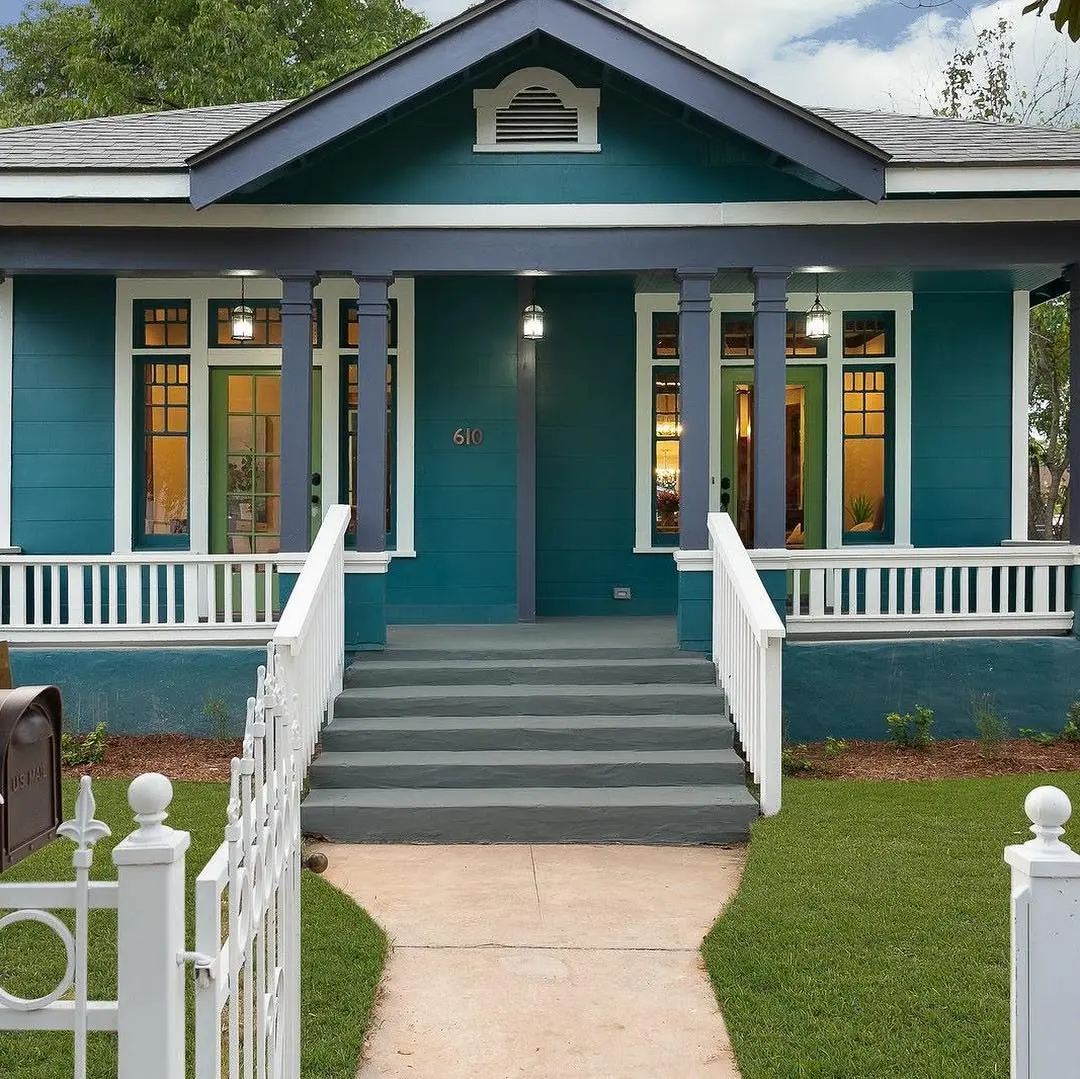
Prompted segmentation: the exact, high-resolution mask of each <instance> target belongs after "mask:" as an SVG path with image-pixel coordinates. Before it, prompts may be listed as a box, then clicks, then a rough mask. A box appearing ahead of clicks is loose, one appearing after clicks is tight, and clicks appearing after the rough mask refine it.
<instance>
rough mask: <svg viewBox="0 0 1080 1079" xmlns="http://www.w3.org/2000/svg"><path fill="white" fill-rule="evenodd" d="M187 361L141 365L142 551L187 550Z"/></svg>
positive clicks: (138, 533) (139, 532)
mask: <svg viewBox="0 0 1080 1079" xmlns="http://www.w3.org/2000/svg"><path fill="white" fill-rule="evenodd" d="M188 370H189V368H188V361H187V359H186V358H185V359H179V358H176V359H167V360H166V359H161V360H156V359H155V360H147V361H145V362H142V361H140V362H138V363H137V364H136V376H137V377H136V394H137V396H138V398H139V405H140V406H141V407H137V408H136V410H135V411H136V415H137V416H138V417H140V422H139V423H138V424H137V425H136V442H137V445H136V454H135V460H136V469H137V471H138V476H137V479H136V491H137V492H138V497H137V499H136V508H135V514H136V522H135V525H136V527H135V538H136V542H137V543H138V545H139V546H142V547H172V548H187V547H188V545H189V539H190V537H189V525H188V428H189V418H190V400H189V395H188Z"/></svg>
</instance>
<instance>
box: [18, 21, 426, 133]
mask: <svg viewBox="0 0 1080 1079" xmlns="http://www.w3.org/2000/svg"><path fill="white" fill-rule="evenodd" d="M426 26H427V22H426V20H425V19H424V17H423V16H422V15H418V14H416V13H415V12H413V11H411V10H410V9H409V8H408V7H406V6H405V4H404V2H403V0H151V2H148V0H82V2H78V3H73V4H69V3H64V2H63V0H35V2H34V3H33V4H31V6H29V7H28V8H27V9H26V10H25V11H24V13H23V16H22V18H21V19H20V21H19V22H17V23H14V24H13V25H11V26H7V27H3V28H0V124H4V125H8V126H12V125H19V124H40V123H51V122H53V121H57V120H77V119H85V118H87V117H91V116H113V115H119V114H124V113H131V112H152V111H156V110H159V109H173V108H190V107H192V106H198V105H225V104H233V103H235V102H240V101H273V100H280V99H283V98H293V97H299V96H302V95H304V94H307V93H310V92H311V91H312V90H315V89H317V88H318V87H320V86H324V85H325V84H326V83H328V82H331V81H332V80H333V79H335V78H337V77H338V76H340V75H343V74H345V73H346V72H348V71H351V70H353V69H355V68H357V67H360V66H361V65H362V64H365V63H367V62H368V61H369V60H372V59H374V58H375V57H376V56H378V55H380V54H381V53H384V52H386V51H387V50H389V49H391V48H393V47H394V46H395V45H399V44H401V43H402V42H403V41H407V40H408V39H409V38H411V37H414V36H415V35H416V34H418V33H420V31H422V30H423V29H424V28H425V27H426Z"/></svg>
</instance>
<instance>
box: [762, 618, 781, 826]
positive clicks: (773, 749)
mask: <svg viewBox="0 0 1080 1079" xmlns="http://www.w3.org/2000/svg"><path fill="white" fill-rule="evenodd" d="M783 654H784V642H783V640H782V639H781V638H779V637H769V638H766V640H765V647H764V650H763V655H762V663H761V676H762V680H763V682H764V685H763V686H762V701H763V702H764V712H765V714H764V716H763V717H762V722H763V725H764V730H763V732H762V737H763V743H764V747H765V754H764V756H765V759H764V760H763V761H762V765H761V812H762V815H763V816H766V817H775V816H776V814H777V813H779V812H780V795H781V790H782V787H783V754H784V748H783V745H782V739H783V715H782V713H783V703H782V690H783V670H782V663H783Z"/></svg>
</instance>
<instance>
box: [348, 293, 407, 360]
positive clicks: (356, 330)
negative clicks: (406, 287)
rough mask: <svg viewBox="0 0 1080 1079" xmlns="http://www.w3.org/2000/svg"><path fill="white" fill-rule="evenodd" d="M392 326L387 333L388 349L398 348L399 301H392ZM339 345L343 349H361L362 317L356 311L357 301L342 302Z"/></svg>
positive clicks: (390, 316)
mask: <svg viewBox="0 0 1080 1079" xmlns="http://www.w3.org/2000/svg"><path fill="white" fill-rule="evenodd" d="M388 317H389V319H390V326H389V328H388V331H387V338H386V343H387V348H397V335H398V305H397V300H395V299H391V300H390V313H389V316H388ZM338 344H339V345H340V346H341V347H342V348H359V347H360V317H359V313H358V311H357V309H356V300H342V301H341V306H340V308H339V311H338Z"/></svg>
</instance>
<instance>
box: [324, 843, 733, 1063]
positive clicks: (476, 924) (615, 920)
mask: <svg viewBox="0 0 1080 1079" xmlns="http://www.w3.org/2000/svg"><path fill="white" fill-rule="evenodd" d="M322 849H323V850H324V851H325V852H326V854H327V856H328V857H329V859H330V868H329V869H328V871H327V874H326V875H327V878H328V879H329V880H330V881H332V882H333V883H334V884H336V885H337V886H338V887H340V888H342V889H343V890H344V891H346V892H348V893H349V894H350V895H351V896H353V897H354V898H355V899H356V901H357V902H358V903H360V904H361V905H363V906H364V907H365V908H366V909H367V910H368V911H369V912H370V913H371V915H372V916H373V917H374V918H375V919H376V921H378V922H379V923H380V924H381V925H382V926H383V927H384V928H385V929H386V931H387V933H388V934H389V936H390V938H391V940H392V941H393V947H394V950H393V953H392V955H391V958H390V961H389V963H388V965H387V970H386V975H385V976H384V980H383V995H382V998H381V1000H380V1001H379V1003H378V1004H377V1005H376V1011H375V1020H374V1026H373V1033H372V1035H371V1037H370V1038H369V1046H368V1050H367V1053H366V1055H365V1060H364V1063H363V1065H362V1066H361V1068H360V1079H399V1077H409V1079H417V1077H424V1079H428V1077H430V1079H506V1077H510V1076H514V1077H518V1076H524V1077H530V1079H564V1077H565V1079H570V1077H574V1079H578V1077H581V1079H585V1077H588V1079H624V1077H625V1079H652V1077H656V1079H661V1077H662V1079H698V1077H701V1079H737V1077H738V1070H737V1068H736V1066H735V1063H734V1058H733V1057H732V1054H731V1049H730V1045H729V1042H728V1038H727V1033H726V1031H725V1029H724V1024H723V1020H722V1019H721V1017H720V1013H719V1010H718V1008H717V1006H716V1000H715V997H714V996H713V992H712V988H711V986H710V985H709V981H708V977H707V976H706V974H705V972H704V969H703V966H702V963H701V959H700V955H699V952H698V948H699V946H700V944H701V939H702V937H703V936H704V935H705V933H706V932H707V931H708V929H709V927H710V925H711V924H712V922H713V920H714V918H715V917H716V915H717V914H718V913H719V911H720V909H721V907H722V906H723V905H724V904H725V903H726V902H727V901H728V900H729V899H730V898H731V896H732V895H734V892H735V889H736V887H737V886H738V882H739V878H740V876H741V873H742V868H743V864H744V859H745V851H744V850H742V849H732V850H719V849H714V848H680V847H664V848H654V847H595V846H594V847H590V846H577V847H544V846H537V847H528V846H491V847H479V846H473V847H393V846H337V845H333V846H325V847H323V848H322Z"/></svg>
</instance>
